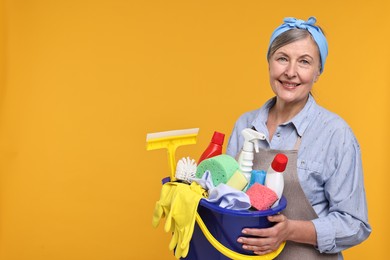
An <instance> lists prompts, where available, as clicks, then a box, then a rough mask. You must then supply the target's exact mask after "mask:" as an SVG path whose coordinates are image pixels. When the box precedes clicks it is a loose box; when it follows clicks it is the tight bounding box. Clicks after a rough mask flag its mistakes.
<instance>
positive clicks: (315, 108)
mask: <svg viewBox="0 0 390 260" xmlns="http://www.w3.org/2000/svg"><path fill="white" fill-rule="evenodd" d="M315 22H316V19H315V18H314V17H311V18H309V19H308V21H302V20H297V19H295V18H286V19H285V20H284V23H283V24H282V25H281V26H279V27H278V28H277V29H276V30H275V31H274V33H273V34H272V36H271V41H270V46H269V49H268V55H267V59H268V64H269V79H270V85H271V88H272V90H273V92H274V93H275V95H276V96H275V97H274V98H272V99H270V100H269V101H268V102H266V103H265V104H264V105H263V106H262V107H261V108H260V109H258V110H255V111H251V112H248V113H245V114H243V115H242V116H241V117H240V118H239V119H238V121H237V122H236V124H235V127H234V129H233V132H232V135H231V137H230V140H229V144H228V147H227V152H226V153H227V154H229V155H231V156H234V157H236V156H237V155H238V154H239V152H240V150H241V149H242V146H243V137H242V136H241V131H242V130H243V129H244V128H253V129H255V130H257V131H259V132H262V133H264V134H265V135H266V136H267V139H266V140H265V141H261V144H260V145H261V148H262V149H261V151H260V152H259V153H257V154H255V159H254V167H253V168H254V169H267V168H268V166H269V164H270V162H271V161H272V159H273V157H274V156H275V154H277V153H280V152H282V153H284V154H286V155H287V156H288V158H289V163H288V166H287V169H286V172H285V174H284V178H285V189H284V193H283V194H284V196H285V197H286V198H287V201H288V204H287V208H286V210H285V211H283V212H282V213H281V214H278V215H275V216H270V217H269V220H270V221H271V222H275V225H274V226H273V227H271V228H267V229H256V228H251V229H249V228H246V229H243V231H242V233H243V236H242V237H239V238H238V242H240V243H242V245H243V248H244V249H247V250H250V251H253V252H254V253H255V254H258V255H264V254H267V253H270V252H272V251H274V250H276V249H277V248H278V247H279V246H280V245H281V243H282V242H283V241H287V243H286V246H285V248H284V250H283V251H282V253H281V254H280V255H279V256H278V258H277V259H287V260H294V259H299V260H304V259H343V257H342V254H341V251H342V250H344V249H346V248H349V247H352V246H354V245H357V244H359V243H361V242H362V241H364V240H365V239H367V237H368V236H369V234H370V233H371V227H370V226H369V224H368V219H367V204H366V198H365V191H364V186H363V185H364V184H363V173H362V165H361V155H360V148H359V144H358V142H357V140H356V139H355V136H354V134H353V133H352V131H351V129H350V128H349V126H348V125H347V124H346V122H345V121H343V120H342V119H341V118H340V117H339V116H337V115H335V114H333V113H331V112H329V111H328V110H326V109H324V108H322V107H320V106H319V105H317V104H316V102H315V100H314V98H313V97H312V95H311V89H312V87H313V84H314V83H315V82H316V81H317V80H318V78H319V76H320V75H321V73H322V71H323V70H324V64H325V60H326V57H327V54H328V45H327V41H326V38H325V36H324V34H323V32H322V30H321V29H320V27H318V26H316V25H315ZM248 236H250V237H248Z"/></svg>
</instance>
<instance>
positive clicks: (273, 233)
mask: <svg viewBox="0 0 390 260" xmlns="http://www.w3.org/2000/svg"><path fill="white" fill-rule="evenodd" d="M268 220H269V221H270V222H275V225H274V226H273V227H270V228H261V229H259V228H244V229H243V230H242V233H243V234H245V235H249V236H255V237H239V238H238V240H237V241H238V242H239V243H242V244H243V246H242V247H243V248H244V249H246V250H251V251H253V252H254V253H255V254H257V255H265V254H269V253H271V252H273V251H275V250H277V249H278V248H279V246H280V244H281V243H282V242H284V241H286V240H288V237H289V233H290V220H288V219H287V217H286V216H285V215H283V214H278V215H273V216H268Z"/></svg>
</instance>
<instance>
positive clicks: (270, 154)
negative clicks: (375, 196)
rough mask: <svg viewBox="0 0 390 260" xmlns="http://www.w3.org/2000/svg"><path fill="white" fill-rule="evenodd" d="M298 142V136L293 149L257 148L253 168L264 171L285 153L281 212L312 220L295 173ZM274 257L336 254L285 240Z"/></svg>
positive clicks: (310, 258)
mask: <svg viewBox="0 0 390 260" xmlns="http://www.w3.org/2000/svg"><path fill="white" fill-rule="evenodd" d="M300 143H301V138H298V140H297V142H296V144H295V147H294V149H293V150H271V149H259V152H258V153H254V160H253V169H256V170H258V169H259V170H265V171H266V170H267V169H268V167H269V166H270V165H271V163H272V160H273V159H274V157H275V155H276V154H278V153H283V154H285V155H286V156H287V157H288V163H287V166H286V170H285V172H284V173H283V176H284V190H283V195H284V196H285V197H286V199H287V207H286V209H285V210H283V211H282V213H283V214H284V215H285V216H287V218H289V219H292V220H312V219H315V218H318V216H317V213H316V212H315V211H314V209H313V207H312V206H311V204H310V202H309V201H308V199H307V198H306V195H305V193H304V192H303V190H302V187H301V184H300V183H299V179H298V173H297V158H298V148H299V146H300ZM275 259H277V260H322V259H323V260H325V259H326V260H337V259H338V254H321V253H320V252H319V251H318V250H316V249H315V248H314V246H312V245H309V244H301V243H295V242H292V241H287V242H286V246H285V248H284V250H283V251H282V252H281V253H280V254H279V255H278V256H277V257H276V258H275Z"/></svg>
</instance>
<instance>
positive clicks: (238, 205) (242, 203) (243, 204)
mask: <svg viewBox="0 0 390 260" xmlns="http://www.w3.org/2000/svg"><path fill="white" fill-rule="evenodd" d="M243 178H244V177H243ZM244 179H245V178H244ZM193 181H194V182H196V183H198V184H199V185H201V186H202V188H204V189H205V190H207V192H208V196H207V198H206V200H207V201H208V202H211V203H213V204H216V205H218V206H219V207H221V208H225V209H231V210H245V209H249V208H250V207H251V203H250V200H249V196H248V195H247V194H246V193H245V192H242V191H239V190H237V189H235V188H232V187H230V186H228V185H226V184H224V183H220V184H218V186H214V184H213V180H212V176H211V173H210V171H206V172H205V173H204V174H203V176H202V178H201V179H197V178H194V179H193Z"/></svg>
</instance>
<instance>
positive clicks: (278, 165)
mask: <svg viewBox="0 0 390 260" xmlns="http://www.w3.org/2000/svg"><path fill="white" fill-rule="evenodd" d="M287 162H288V158H287V156H286V155H284V154H282V153H278V154H277V155H276V156H275V158H274V160H273V161H272V164H271V167H272V169H274V170H275V171H277V172H284V170H285V169H286V165H287Z"/></svg>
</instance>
